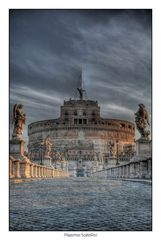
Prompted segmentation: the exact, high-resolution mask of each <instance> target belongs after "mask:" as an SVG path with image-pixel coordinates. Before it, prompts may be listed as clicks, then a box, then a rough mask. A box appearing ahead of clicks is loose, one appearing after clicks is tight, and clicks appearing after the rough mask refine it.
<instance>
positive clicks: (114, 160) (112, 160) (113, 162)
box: [105, 157, 117, 168]
mask: <svg viewBox="0 0 161 240" xmlns="http://www.w3.org/2000/svg"><path fill="white" fill-rule="evenodd" d="M116 165H117V158H115V157H109V158H108V162H107V164H106V166H105V167H106V168H111V167H114V166H116Z"/></svg>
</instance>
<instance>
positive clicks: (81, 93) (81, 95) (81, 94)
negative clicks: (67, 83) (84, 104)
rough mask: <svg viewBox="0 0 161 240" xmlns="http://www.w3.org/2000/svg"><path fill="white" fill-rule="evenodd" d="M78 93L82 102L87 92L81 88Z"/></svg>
mask: <svg viewBox="0 0 161 240" xmlns="http://www.w3.org/2000/svg"><path fill="white" fill-rule="evenodd" d="M77 90H78V92H79V98H80V100H83V97H84V95H83V94H84V92H85V90H84V89H83V88H82V87H81V88H77Z"/></svg>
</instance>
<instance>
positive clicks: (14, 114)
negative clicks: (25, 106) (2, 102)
mask: <svg viewBox="0 0 161 240" xmlns="http://www.w3.org/2000/svg"><path fill="white" fill-rule="evenodd" d="M17 106H18V105H17V104H15V105H14V107H13V120H12V122H13V123H14V121H15V119H16V111H17Z"/></svg>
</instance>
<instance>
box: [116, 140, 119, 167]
mask: <svg viewBox="0 0 161 240" xmlns="http://www.w3.org/2000/svg"><path fill="white" fill-rule="evenodd" d="M118 164H119V142H118V140H116V165H118Z"/></svg>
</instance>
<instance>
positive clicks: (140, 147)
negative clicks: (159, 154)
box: [136, 138, 151, 156]
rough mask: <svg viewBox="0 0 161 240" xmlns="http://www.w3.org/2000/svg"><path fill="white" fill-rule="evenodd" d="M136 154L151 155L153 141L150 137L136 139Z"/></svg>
mask: <svg viewBox="0 0 161 240" xmlns="http://www.w3.org/2000/svg"><path fill="white" fill-rule="evenodd" d="M136 155H137V156H138V155H139V156H140V155H147V156H151V141H150V140H149V139H144V138H140V139H138V140H137V141H136Z"/></svg>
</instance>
